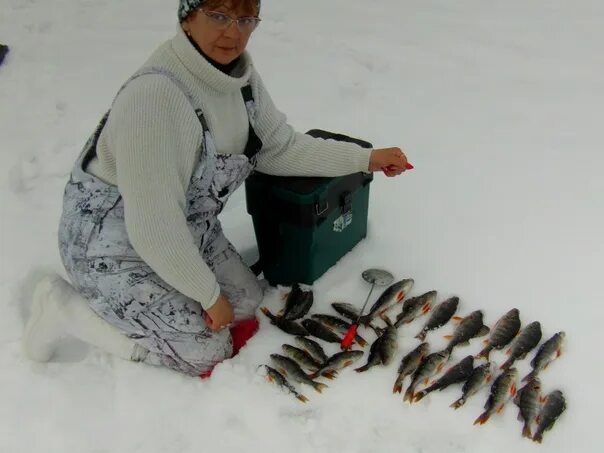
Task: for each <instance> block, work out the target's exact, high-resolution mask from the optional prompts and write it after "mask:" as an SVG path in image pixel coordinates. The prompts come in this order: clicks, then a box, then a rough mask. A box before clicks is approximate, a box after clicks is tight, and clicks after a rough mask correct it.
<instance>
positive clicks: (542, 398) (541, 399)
mask: <svg viewBox="0 0 604 453" xmlns="http://www.w3.org/2000/svg"><path fill="white" fill-rule="evenodd" d="M539 403H541V404H543V403H545V396H543V395H541V396H540V397H539ZM537 418H539V417H537ZM538 422H539V420H537V423H538Z"/></svg>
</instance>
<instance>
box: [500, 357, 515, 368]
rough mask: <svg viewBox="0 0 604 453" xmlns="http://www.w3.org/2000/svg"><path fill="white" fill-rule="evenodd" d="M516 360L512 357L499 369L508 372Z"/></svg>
mask: <svg viewBox="0 0 604 453" xmlns="http://www.w3.org/2000/svg"><path fill="white" fill-rule="evenodd" d="M514 360H515V359H514V358H512V357H510V358H509V359H507V360H506V361H505V362H503V364H502V365H501V366H500V367H499V369H500V370H507V369H508V368H509V367H511V366H512V364H513V363H514Z"/></svg>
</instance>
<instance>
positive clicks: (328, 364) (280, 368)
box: [264, 336, 363, 402]
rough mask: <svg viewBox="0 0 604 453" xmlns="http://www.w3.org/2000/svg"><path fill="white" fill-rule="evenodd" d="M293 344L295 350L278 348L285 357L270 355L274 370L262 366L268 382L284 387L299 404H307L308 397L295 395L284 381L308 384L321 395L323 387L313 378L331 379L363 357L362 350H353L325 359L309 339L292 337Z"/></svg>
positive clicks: (292, 387) (324, 386) (318, 348)
mask: <svg viewBox="0 0 604 453" xmlns="http://www.w3.org/2000/svg"><path fill="white" fill-rule="evenodd" d="M295 342H296V344H297V345H298V346H299V347H296V346H292V345H289V344H284V345H282V349H283V353H284V354H285V355H281V354H271V356H270V358H271V362H272V363H273V365H274V366H275V368H272V367H270V366H268V365H264V367H265V369H266V371H267V378H268V380H269V381H270V382H272V383H275V384H277V385H279V386H280V387H282V388H285V389H286V390H287V391H289V392H290V393H292V394H293V395H294V396H295V397H296V398H297V399H299V400H300V401H302V402H306V401H308V398H306V397H305V396H304V395H301V394H300V393H298V392H297V391H296V389H295V387H294V386H293V385H291V384H290V383H289V382H288V380H287V379H288V378H289V379H291V380H293V381H295V382H298V383H301V384H306V385H310V386H311V387H313V388H314V389H315V390H316V391H317V392H318V393H322V391H323V390H324V389H325V388H327V385H326V384H323V383H320V382H317V381H316V379H317V378H319V377H325V378H327V379H330V380H331V379H334V378H335V377H337V375H338V371H339V370H341V369H343V368H346V367H348V366H350V365H352V364H353V363H354V362H356V361H357V360H359V359H360V358H361V357H363V351H355V350H351V351H342V352H338V353H336V354H334V355H332V356H331V357H328V356H327V354H325V351H324V350H323V348H322V347H321V345H319V343H317V342H316V341H314V340H311V339H310V338H306V337H302V336H298V337H296V338H295ZM304 369H306V370H308V371H309V373H307V372H306V371H304Z"/></svg>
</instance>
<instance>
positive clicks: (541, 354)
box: [262, 279, 566, 442]
mask: <svg viewBox="0 0 604 453" xmlns="http://www.w3.org/2000/svg"><path fill="white" fill-rule="evenodd" d="M413 283H414V282H413V280H412V279H405V280H401V281H399V282H397V283H395V284H393V285H391V286H390V287H389V288H387V289H386V290H385V291H384V292H383V293H382V295H381V296H380V297H379V298H378V300H377V301H376V302H375V303H374V304H373V306H372V307H371V308H370V309H369V311H368V313H367V314H366V315H364V316H360V313H359V311H358V308H357V307H355V306H354V305H351V304H347V303H341V302H339V303H333V304H332V307H333V309H334V310H335V311H336V312H337V313H338V314H340V315H341V316H343V317H344V318H346V319H347V320H350V321H352V322H355V323H356V322H360V324H362V325H365V326H367V327H370V328H372V329H373V330H374V331H375V332H376V333H377V334H378V335H377V339H376V340H375V341H374V342H373V343H372V344H371V347H370V350H369V354H368V358H367V363H366V364H365V365H363V366H361V367H360V368H357V369H356V371H357V372H363V371H367V370H368V369H370V368H372V367H373V366H377V365H385V366H387V365H389V364H390V363H391V362H392V360H393V358H394V356H395V355H396V351H397V349H398V332H397V328H399V327H400V326H402V325H405V324H409V323H411V322H412V321H414V320H415V319H417V318H419V317H420V316H423V315H426V314H427V313H429V312H430V311H432V312H431V313H430V316H429V317H428V319H427V320H426V322H425V323H424V325H423V327H422V329H421V330H420V331H419V332H418V333H417V335H416V336H415V337H416V338H417V339H419V340H421V341H422V343H421V344H420V345H418V346H417V347H416V348H415V349H414V350H413V351H411V352H410V353H409V354H407V355H405V357H403V359H402V361H401V364H400V366H399V369H398V377H397V379H396V382H395V384H394V387H393V391H394V392H395V393H401V392H402V387H403V382H404V380H405V378H406V377H407V376H411V382H410V384H409V386H408V388H407V390H406V391H405V393H404V400H406V401H409V402H410V403H412V402H417V401H420V400H421V399H423V398H424V397H425V396H426V395H428V394H429V393H431V392H433V391H435V390H442V389H444V388H446V387H448V386H450V385H452V384H457V383H463V387H462V396H461V397H460V398H459V399H458V400H456V401H455V402H454V403H453V404H452V405H451V407H453V408H455V409H457V408H459V407H461V406H462V405H464V404H465V402H466V401H467V400H468V399H469V398H470V397H471V396H473V395H474V394H476V393H477V392H478V390H480V389H481V388H482V387H483V386H485V385H486V384H487V383H488V382H490V380H491V376H492V371H491V370H492V364H491V363H490V362H488V360H489V357H490V353H491V351H492V350H501V349H504V348H505V347H506V346H508V345H509V344H510V343H511V346H510V348H509V350H508V355H509V357H508V359H507V360H506V361H505V363H503V364H502V365H501V366H500V369H501V370H502V372H501V374H500V375H499V376H498V377H497V378H496V379H495V380H494V381H493V384H492V386H491V392H490V395H489V398H488V400H487V402H486V404H485V411H484V413H483V414H481V415H480V416H479V417H478V419H477V420H476V422H475V424H483V423H486V421H487V420H488V419H489V418H490V416H491V415H492V414H494V413H496V412H500V411H501V410H502V408H503V406H504V404H505V402H506V401H507V400H508V399H509V396H514V401H515V402H516V404H517V405H518V406H519V407H520V414H519V418H521V419H522V420H523V421H524V422H525V426H524V428H523V435H524V436H525V437H532V438H533V439H534V440H535V441H538V442H540V441H541V439H542V436H543V433H544V432H545V431H547V430H548V429H550V428H551V427H552V426H553V424H554V422H555V421H556V419H557V418H558V417H559V415H560V414H561V413H562V412H563V411H564V409H565V407H566V403H565V400H564V396H563V395H562V393H561V392H560V391H554V392H552V393H550V394H549V395H547V397H545V398H542V397H541V395H540V393H539V392H540V383H539V380H538V377H537V376H538V374H539V372H540V371H541V370H543V369H545V368H547V366H548V364H549V363H551V361H552V360H554V359H555V358H557V357H558V356H559V355H560V351H561V346H562V342H563V341H564V332H559V333H557V334H555V335H554V336H553V337H552V338H550V339H549V340H548V341H546V342H545V343H543V345H542V346H541V347H540V348H539V349H538V351H537V353H536V355H535V357H534V358H533V360H532V361H531V366H532V371H531V372H530V373H529V374H528V375H527V376H525V377H524V379H523V380H522V381H523V382H524V381H526V385H525V386H524V387H523V388H522V389H521V390H520V391H518V392H516V384H515V382H516V378H517V375H518V371H517V370H516V369H515V368H513V365H514V363H515V361H516V360H521V359H524V358H525V357H526V355H527V354H528V353H529V352H530V351H532V350H533V349H534V348H535V347H536V346H537V345H538V344H539V342H540V341H541V337H542V332H541V326H540V324H539V322H533V323H531V324H528V325H527V326H525V327H524V328H523V329H522V330H520V328H521V322H520V318H519V311H518V310H517V309H515V308H514V309H512V310H510V311H509V312H507V313H506V314H505V315H504V316H503V317H502V318H501V319H499V320H498V321H497V323H496V324H495V326H494V327H493V329H489V328H488V327H487V326H486V325H484V322H483V314H482V312H481V311H480V310H477V311H474V312H472V313H470V314H469V315H468V316H466V317H464V318H460V317H457V316H455V313H456V312H457V308H458V305H459V298H457V297H451V298H449V299H447V300H445V301H443V302H441V303H440V304H438V305H436V306H435V307H434V309H432V307H433V305H434V303H435V301H436V296H437V292H436V291H429V292H427V293H425V294H422V295H420V296H416V297H411V298H408V299H405V297H406V295H407V294H408V293H409V291H410V290H411V288H412V287H413ZM401 302H403V303H402V308H401V311H400V313H398V314H397V315H396V319H395V321H394V322H392V321H390V319H389V318H388V316H386V314H387V313H388V312H389V311H390V310H392V309H393V308H394V307H395V306H397V305H398V304H399V303H401ZM312 303H313V296H312V291H304V290H302V289H301V288H300V287H299V285H294V286H293V287H292V290H291V292H290V293H289V294H288V295H287V300H286V304H285V308H284V310H283V311H282V313H280V314H279V315H273V314H272V313H271V312H270V311H269V310H268V309H266V308H263V309H262V311H263V312H264V313H265V315H266V316H267V317H269V318H270V320H271V323H272V324H274V325H275V326H276V327H278V328H280V329H281V330H283V331H285V332H287V333H289V334H292V335H296V339H295V340H296V344H297V345H298V346H299V347H295V346H291V345H287V344H284V345H283V352H284V354H285V355H280V354H272V355H271V361H272V363H273V364H274V366H275V368H272V367H270V366H268V365H265V367H266V371H267V378H268V379H269V380H270V381H271V382H274V383H277V384H278V385H279V386H281V387H283V388H285V389H287V390H288V391H289V392H291V393H293V394H294V396H296V398H298V399H299V400H301V401H307V398H306V397H305V396H303V395H301V394H300V393H298V392H297V391H296V389H295V387H293V386H292V385H291V384H290V383H289V382H288V379H291V380H293V381H295V382H299V383H304V384H307V385H310V386H312V387H313V388H314V389H315V390H316V391H317V392H319V393H321V392H322V391H323V389H325V388H326V387H327V385H326V384H323V383H319V382H317V381H316V379H317V378H319V377H325V378H327V379H334V378H335V377H336V376H337V372H338V370H340V369H342V368H345V367H347V366H349V365H351V364H352V363H354V362H356V361H358V360H359V359H360V358H361V357H362V356H363V351H343V352H339V353H337V354H334V355H333V356H331V357H328V356H327V355H326V354H325V352H324V351H323V349H322V348H321V346H320V345H319V344H318V343H317V342H315V341H313V340H311V339H310V338H307V337H308V336H314V337H316V338H319V339H322V340H324V341H326V342H329V343H341V341H342V336H343V335H345V333H346V331H348V329H349V328H350V326H351V323H350V322H348V321H347V320H345V319H342V318H339V317H336V316H332V315H325V314H313V315H311V317H310V318H308V319H304V320H302V321H301V322H298V321H297V320H299V319H300V318H303V317H304V316H305V315H306V314H307V313H308V312H309V310H310V308H311V306H312ZM376 319H382V320H384V321H385V323H386V326H385V327H382V328H380V327H376V326H375V323H374V321H376ZM451 319H455V320H456V321H458V322H459V324H458V325H457V326H456V328H455V330H454V332H453V334H452V335H450V336H448V337H446V338H447V339H448V340H449V342H448V344H447V346H446V348H445V349H444V350H443V351H439V352H435V353H432V354H429V349H430V348H429V345H428V343H426V342H425V341H424V340H425V339H426V337H427V335H428V334H429V332H431V331H434V330H436V329H438V328H440V327H442V326H444V325H446V324H447V323H448V322H449V321H450V320H451ZM486 335H489V338H488V339H487V340H485V346H484V348H483V349H482V350H481V351H480V352H479V353H478V354H477V355H476V357H473V356H467V357H466V358H464V359H463V360H461V361H460V362H459V363H458V364H456V365H454V366H453V367H451V368H450V369H449V370H448V371H447V372H446V373H445V374H444V375H443V376H442V377H440V378H439V379H437V380H436V381H434V382H432V383H431V384H430V385H428V383H429V381H430V379H431V378H433V377H434V376H436V375H437V374H438V373H439V372H440V371H441V370H442V369H443V368H444V366H445V364H446V363H447V362H448V360H449V358H450V356H451V353H452V352H453V350H454V348H456V347H457V346H460V345H465V344H468V343H469V342H470V340H471V339H473V338H476V337H481V336H486ZM355 342H356V343H357V344H358V345H359V346H360V347H364V346H366V345H367V342H366V340H365V339H364V338H362V337H361V336H360V335H357V336H356V337H355ZM475 358H476V359H479V358H484V359H486V360H487V363H484V364H481V365H478V366H476V367H474V359H475ZM303 369H306V370H308V373H307V372H305V371H304V370H303ZM422 384H423V385H425V386H426V388H424V389H423V390H420V391H417V388H418V387H419V386H420V385H422ZM536 395H538V396H537V399H535V398H536ZM542 401H543V402H544V403H545V404H544V405H543V407H541V404H540V402H542ZM532 424H536V431H535V434H534V435H532V433H531V425H532Z"/></svg>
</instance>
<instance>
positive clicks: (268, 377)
mask: <svg viewBox="0 0 604 453" xmlns="http://www.w3.org/2000/svg"><path fill="white" fill-rule="evenodd" d="M266 380H267V382H270V383H271V384H274V383H275V380H274V379H273V377H272V376H270V375H268V374H267V375H266Z"/></svg>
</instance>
